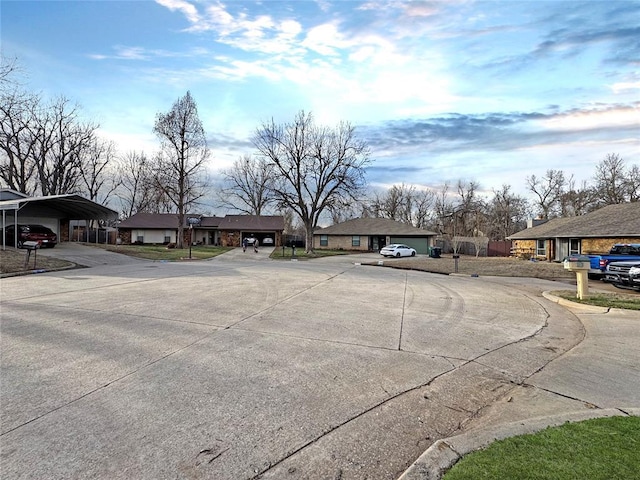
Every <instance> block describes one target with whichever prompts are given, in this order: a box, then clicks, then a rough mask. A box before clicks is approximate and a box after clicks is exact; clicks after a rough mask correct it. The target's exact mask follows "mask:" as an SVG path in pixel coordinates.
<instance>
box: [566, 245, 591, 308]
mask: <svg viewBox="0 0 640 480" xmlns="http://www.w3.org/2000/svg"><path fill="white" fill-rule="evenodd" d="M564 268H566V269H567V270H569V271H570V272H576V297H577V298H579V299H583V298H584V297H585V296H586V295H587V294H588V293H589V275H588V274H589V269H590V268H591V261H590V259H589V257H588V256H586V255H571V256H570V257H567V258H565V259H564Z"/></svg>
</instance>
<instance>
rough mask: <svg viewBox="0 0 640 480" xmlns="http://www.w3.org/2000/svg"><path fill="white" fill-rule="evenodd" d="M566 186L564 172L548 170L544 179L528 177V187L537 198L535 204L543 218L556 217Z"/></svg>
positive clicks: (533, 176)
mask: <svg viewBox="0 0 640 480" xmlns="http://www.w3.org/2000/svg"><path fill="white" fill-rule="evenodd" d="M565 186H566V180H565V178H564V172H563V171H562V170H547V173H546V174H545V176H544V177H542V178H538V177H536V176H535V175H531V176H530V177H527V187H528V189H529V191H530V192H531V193H533V194H534V195H535V196H536V197H537V200H536V203H535V204H536V207H537V209H538V213H539V214H540V215H541V216H542V217H543V218H551V217H552V216H554V215H556V213H557V212H556V210H555V209H556V207H557V204H558V201H559V199H560V196H561V195H562V193H563V192H564V189H565Z"/></svg>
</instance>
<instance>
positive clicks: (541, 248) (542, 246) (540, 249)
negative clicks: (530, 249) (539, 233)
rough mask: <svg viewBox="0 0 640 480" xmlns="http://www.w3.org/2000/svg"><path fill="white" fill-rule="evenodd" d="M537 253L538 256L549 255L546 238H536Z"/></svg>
mask: <svg viewBox="0 0 640 480" xmlns="http://www.w3.org/2000/svg"><path fill="white" fill-rule="evenodd" d="M536 255H537V256H538V257H546V256H547V247H546V242H545V241H544V240H536Z"/></svg>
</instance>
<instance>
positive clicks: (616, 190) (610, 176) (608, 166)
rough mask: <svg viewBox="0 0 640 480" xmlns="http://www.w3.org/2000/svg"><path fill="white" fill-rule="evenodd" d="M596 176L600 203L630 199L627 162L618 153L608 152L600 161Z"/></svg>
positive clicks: (608, 203)
mask: <svg viewBox="0 0 640 480" xmlns="http://www.w3.org/2000/svg"><path fill="white" fill-rule="evenodd" d="M594 178H595V191H596V192H597V195H598V200H599V203H600V205H612V204H617V203H625V202H627V201H628V200H629V191H628V189H629V183H628V180H627V172H626V166H625V162H624V160H623V159H622V157H620V155H618V154H617V153H609V154H607V156H606V157H605V158H604V159H603V160H602V161H601V162H600V163H598V165H597V166H596V173H595V177H594Z"/></svg>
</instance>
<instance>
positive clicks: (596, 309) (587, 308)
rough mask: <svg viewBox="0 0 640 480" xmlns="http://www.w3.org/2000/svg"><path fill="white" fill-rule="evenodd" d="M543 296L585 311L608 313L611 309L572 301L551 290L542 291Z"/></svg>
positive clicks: (565, 305)
mask: <svg viewBox="0 0 640 480" xmlns="http://www.w3.org/2000/svg"><path fill="white" fill-rule="evenodd" d="M542 296H543V297H544V298H546V299H547V300H550V301H552V302H555V303H557V304H558V305H562V306H563V307H569V308H573V309H576V310H580V311H581V312H584V313H607V312H609V310H610V308H609V307H598V306H596V305H587V304H585V303H578V302H572V301H571V300H567V299H565V298H560V297H556V296H555V295H553V294H552V293H551V292H542Z"/></svg>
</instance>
